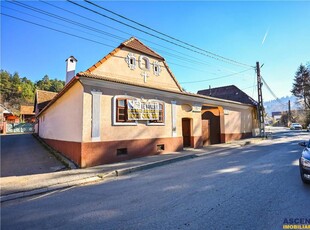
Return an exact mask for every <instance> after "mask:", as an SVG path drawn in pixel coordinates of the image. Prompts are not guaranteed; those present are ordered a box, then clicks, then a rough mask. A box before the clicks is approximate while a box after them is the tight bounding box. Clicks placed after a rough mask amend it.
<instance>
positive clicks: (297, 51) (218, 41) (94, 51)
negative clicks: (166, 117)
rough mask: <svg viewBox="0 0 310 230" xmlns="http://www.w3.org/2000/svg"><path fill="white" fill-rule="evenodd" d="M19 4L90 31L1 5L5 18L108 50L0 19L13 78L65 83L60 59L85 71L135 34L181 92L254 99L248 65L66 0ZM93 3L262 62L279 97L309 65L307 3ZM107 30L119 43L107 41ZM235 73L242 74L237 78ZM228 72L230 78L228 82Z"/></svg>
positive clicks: (309, 5)
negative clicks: (227, 90)
mask: <svg viewBox="0 0 310 230" xmlns="http://www.w3.org/2000/svg"><path fill="white" fill-rule="evenodd" d="M20 2H21V3H22V4H26V5H27V6H31V7H35V8H37V9H40V10H44V11H46V12H48V13H52V14H55V15H58V16H61V17H64V18H66V19H69V20H72V21H74V22H77V23H82V24H83V25H85V26H87V27H88V28H91V29H90V30H87V29H86V28H85V27H84V28H83V27H81V26H78V25H72V24H69V23H66V22H64V21H63V20H57V19H56V18H52V17H48V16H47V15H46V14H40V13H38V12H36V11H31V10H29V9H27V8H25V7H22V6H20V5H18V3H17V4H12V3H10V2H3V1H2V2H1V12H2V14H7V15H11V16H14V17H17V18H20V19H22V20H27V21H31V22H33V23H37V24H40V25H44V26H48V27H51V28H54V29H56V30H61V31H64V32H66V33H69V34H74V35H76V36H80V37H84V38H87V39H91V40H94V41H96V42H100V43H103V44H106V45H107V46H105V45H102V44H98V43H94V42H90V41H86V40H83V39H80V38H76V37H72V36H69V35H67V34H63V33H59V32H56V31H52V30H49V29H46V28H42V27H39V26H36V25H33V24H29V23H25V22H23V21H20V20H16V19H13V18H10V17H7V16H4V15H1V68H2V69H4V70H7V71H9V72H11V73H13V72H15V71H17V72H18V73H19V74H20V75H21V76H26V77H28V78H30V79H31V80H33V81H37V80H39V79H41V78H42V77H43V76H44V75H45V74H47V75H48V76H50V77H51V78H57V79H62V80H64V79H65V60H66V59H67V58H68V57H69V56H70V55H73V56H75V57H76V58H77V59H78V63H77V71H84V70H86V69H87V68H89V67H90V66H92V65H93V64H94V63H96V62H97V61H98V60H100V59H101V58H102V57H104V56H105V55H106V54H107V53H109V52H110V51H112V50H113V48H115V47H117V46H118V45H119V44H120V43H121V42H123V41H124V40H126V39H129V38H130V37H131V36H135V37H137V38H139V39H140V40H141V41H142V42H143V43H144V44H146V45H147V46H149V47H151V48H152V49H153V50H155V51H157V52H158V53H159V54H161V55H162V56H163V57H165V59H166V61H167V63H168V65H169V67H170V69H171V70H172V72H173V73H174V75H175V76H176V78H177V79H178V81H179V82H180V83H181V85H182V86H183V87H184V88H185V89H186V90H188V91H191V92H197V90H200V89H205V88H209V86H211V87H220V86H225V85H231V84H234V85H236V86H237V87H239V88H240V89H242V90H244V91H245V92H246V93H247V94H248V95H250V96H252V97H253V98H254V99H256V98H257V90H256V86H255V80H256V79H255V76H256V74H255V71H254V69H250V68H249V67H247V66H241V65H236V64H231V63H227V62H226V61H219V60H217V59H215V58H210V57H207V56H204V55H201V54H198V53H195V52H191V51H189V50H186V49H182V48H181V47H178V46H174V45H173V44H170V43H167V42H164V41H162V40H159V39H157V38H154V37H151V36H149V35H146V34H144V33H142V32H139V31H136V30H134V29H132V28H129V27H126V26H124V25H121V24H118V23H116V22H114V21H111V20H109V19H107V18H105V17H102V16H101V15H98V14H95V13H93V12H90V11H87V10H85V9H83V8H81V7H78V6H76V5H74V4H71V3H69V2H65V1H48V2H47V3H48V4H47V3H44V2H39V1H36V2H33V1H20ZM76 3H78V4H80V5H83V6H86V7H88V8H91V9H93V10H95V11H97V12H99V13H101V14H105V15H108V16H110V17H113V18H116V19H118V20H121V21H123V22H126V23H128V24H130V25H133V26H136V27H138V26H137V25H134V24H132V23H130V22H128V21H125V20H124V19H121V18H118V17H117V16H115V15H112V14H110V13H108V12H106V11H103V10H102V9H99V8H96V7H94V6H92V5H90V4H88V3H86V2H83V1H76ZM95 3H97V4H98V5H100V6H103V7H105V8H108V9H109V10H112V11H115V12H117V13H119V14H121V15H123V16H125V17H128V18H130V19H132V20H135V21H137V22H140V23H142V24H144V25H147V26H149V27H151V28H153V29H156V30H158V31H160V32H162V33H165V34H168V35H170V36H172V37H175V38H177V39H179V40H182V41H185V42H187V43H190V44H193V45H195V46H197V47H199V48H202V49H204V50H207V51H210V52H212V53H215V54H218V55H220V56H223V57H226V58H229V59H232V60H235V61H238V62H241V63H245V64H247V65H250V66H255V63H256V61H259V62H260V64H264V66H263V67H262V69H261V75H262V76H263V78H264V79H265V80H266V82H267V83H268V85H269V86H270V88H271V89H272V90H273V91H274V93H275V94H276V95H277V96H278V97H282V96H287V95H291V93H290V90H291V88H292V82H293V77H294V74H295V71H296V70H297V67H298V66H299V65H300V64H301V63H303V64H306V63H307V62H309V61H310V56H309V54H310V45H309V40H310V39H309V38H310V29H309V18H310V2H306V1H304V2H290V1H283V2H282V1H275V2H269V1H264V2H247V1H242V2H233V1H225V2H224V1H223V2H221V1H220V2H210V1H197V2H192V1H171V2H166V1H152V2H150V1H113V2H112V1H108V2H106V1H104V2H103V1H102V2H95ZM24 6H25V5H24ZM55 6H56V7H60V8H61V9H65V10H67V11H72V12H74V13H75V14H77V15H75V14H71V13H69V12H66V11H63V10H61V9H59V8H56V7H55ZM78 15H80V16H83V17H86V18H88V19H85V18H81V17H79V16H78ZM89 19H90V20H89ZM47 20H48V21H47ZM55 23H57V24H55ZM139 28H141V27H139ZM141 29H143V30H146V29H145V28H141ZM104 32H108V33H110V34H112V35H113V36H117V38H115V37H110V36H106V35H104V34H103V33H104ZM149 32H151V31H149ZM151 33H154V32H151ZM211 56H212V55H211ZM242 71H243V72H242ZM238 72H242V73H240V74H236V73H238ZM232 74H235V75H232ZM227 75H231V76H229V77H225V76H227ZM263 97H264V100H271V99H274V98H273V97H272V95H271V94H270V93H269V92H268V91H267V89H266V88H263Z"/></svg>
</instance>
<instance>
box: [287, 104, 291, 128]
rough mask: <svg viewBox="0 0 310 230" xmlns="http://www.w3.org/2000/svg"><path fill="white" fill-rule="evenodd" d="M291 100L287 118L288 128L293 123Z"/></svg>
mask: <svg viewBox="0 0 310 230" xmlns="http://www.w3.org/2000/svg"><path fill="white" fill-rule="evenodd" d="M291 116H292V115H291V100H288V117H287V126H289V125H290V123H291Z"/></svg>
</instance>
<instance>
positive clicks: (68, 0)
mask: <svg viewBox="0 0 310 230" xmlns="http://www.w3.org/2000/svg"><path fill="white" fill-rule="evenodd" d="M67 2H70V3H72V4H74V5H76V6H79V7H81V8H83V9H86V10H88V11H91V12H93V13H95V14H98V15H100V16H102V17H105V18H108V19H110V20H112V21H115V22H117V23H120V24H122V25H125V26H127V27H130V28H132V29H135V30H137V31H140V32H142V33H145V34H147V35H150V36H152V37H155V38H158V39H160V40H163V41H165V42H168V43H170V44H173V45H176V46H179V47H181V48H183V49H187V50H189V51H192V52H195V53H198V54H201V55H204V56H207V57H209V58H213V59H215V60H218V61H222V62H226V63H229V64H233V63H232V62H228V61H224V60H222V59H219V58H217V57H214V56H211V55H209V54H206V53H203V52H199V51H196V50H193V49H191V48H188V47H186V46H183V45H180V44H177V43H175V42H172V41H169V40H167V39H165V38H162V37H159V36H157V35H154V34H152V33H149V32H147V31H144V30H142V29H139V28H137V27H134V26H132V25H129V24H127V23H124V22H122V21H119V20H117V19H115V18H112V17H109V16H107V15H105V14H102V13H99V12H98V11H95V10H93V9H90V8H88V7H86V6H83V5H80V4H78V3H76V2H73V1H71V0H67ZM234 64H235V65H236V63H234ZM239 65H240V64H239ZM242 65H245V64H242ZM246 66H247V67H249V66H250V65H246ZM250 67H252V66H250ZM252 68H253V67H252Z"/></svg>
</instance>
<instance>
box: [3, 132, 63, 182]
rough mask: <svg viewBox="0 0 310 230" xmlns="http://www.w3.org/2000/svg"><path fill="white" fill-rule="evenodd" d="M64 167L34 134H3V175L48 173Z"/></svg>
mask: <svg viewBox="0 0 310 230" xmlns="http://www.w3.org/2000/svg"><path fill="white" fill-rule="evenodd" d="M64 168H65V167H64V165H63V164H62V163H61V162H60V161H58V160H57V159H56V158H55V157H54V156H53V155H52V154H51V153H49V151H47V150H46V149H45V148H44V147H43V146H42V145H41V144H40V143H39V142H38V141H37V140H36V139H35V138H34V137H33V136H32V134H15V135H2V136H1V177H7V176H22V175H32V174H38V173H48V172H55V171H59V170H61V169H64Z"/></svg>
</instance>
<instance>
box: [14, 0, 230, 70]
mask: <svg viewBox="0 0 310 230" xmlns="http://www.w3.org/2000/svg"><path fill="white" fill-rule="evenodd" d="M41 2H44V1H41ZM10 3H11V2H10ZM16 5H18V6H20V7H24V8H26V9H29V10H32V11H35V12H38V13H40V14H44V15H47V16H49V17H53V18H56V19H58V20H61V21H65V22H67V23H70V24H73V25H77V26H80V27H82V28H86V29H88V30H91V31H95V32H97V33H101V34H103V35H105V36H109V37H113V38H116V39H118V40H121V41H123V40H125V38H122V37H119V36H114V35H112V36H111V34H110V33H107V32H104V31H102V30H98V29H95V28H93V27H90V26H87V25H85V24H81V23H78V22H75V21H72V20H70V19H67V18H64V17H60V16H58V15H55V14H52V13H49V12H47V11H44V10H41V9H38V8H35V7H31V6H28V5H26V4H24V3H19V2H17V4H16ZM48 5H51V6H54V5H52V4H50V3H48ZM54 7H56V8H59V7H58V6H54ZM61 9H62V8H61ZM65 11H67V12H70V13H73V12H71V11H68V10H65ZM73 14H75V13H73ZM28 15H29V14H28ZM31 16H32V17H35V16H33V15H31ZM37 18H39V19H42V18H40V17H37ZM42 20H46V19H42ZM47 21H49V20H47ZM92 21H93V20H92ZM49 22H51V21H49ZM55 24H58V25H61V24H59V23H55ZM62 26H64V25H62ZM71 29H73V28H71ZM78 31H81V30H78ZM82 32H83V31H82ZM83 33H84V32H83ZM94 36H96V35H94ZM97 37H98V36H97ZM158 50H159V49H158ZM159 51H160V52H162V53H166V54H167V55H168V56H172V57H174V58H177V59H179V60H182V61H186V62H190V63H197V64H204V63H202V62H200V61H196V60H192V59H189V58H185V57H180V56H178V55H175V54H171V53H169V52H166V51H163V50H159ZM172 64H173V65H178V66H181V67H184V68H187V69H193V70H196V71H200V72H206V73H210V74H213V75H218V74H217V73H214V72H210V71H206V70H200V69H197V68H193V67H189V66H184V65H180V64H175V63H172ZM230 71H231V70H230ZM231 72H233V73H235V72H234V71H231Z"/></svg>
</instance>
